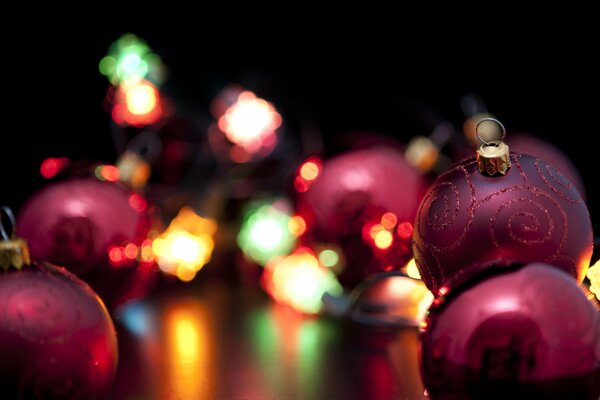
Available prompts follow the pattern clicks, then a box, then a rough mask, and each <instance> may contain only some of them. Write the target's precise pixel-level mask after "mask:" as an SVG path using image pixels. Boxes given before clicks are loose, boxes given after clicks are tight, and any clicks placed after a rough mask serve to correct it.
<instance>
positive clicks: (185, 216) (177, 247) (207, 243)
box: [152, 207, 217, 282]
mask: <svg viewBox="0 0 600 400" xmlns="http://www.w3.org/2000/svg"><path fill="white" fill-rule="evenodd" d="M216 231H217V223H216V221H214V220H212V219H208V218H202V217H201V216H199V215H197V214H196V213H195V212H194V211H193V210H192V209H191V208H189V207H184V208H182V209H181V210H179V213H178V214H177V216H176V217H175V218H174V219H173V221H171V223H170V224H169V227H168V228H167V229H166V230H165V231H164V232H163V233H161V234H160V235H159V236H158V237H157V238H156V239H155V240H154V242H153V243H152V251H153V253H154V254H155V257H156V262H157V263H158V266H159V268H160V269H161V271H163V272H164V273H167V274H169V275H175V276H177V278H179V279H180V280H182V281H185V282H187V281H191V280H192V279H194V277H195V276H196V273H197V272H198V271H199V270H200V269H201V268H202V267H203V266H204V265H206V263H208V261H210V258H211V255H212V252H213V249H214V247H215V243H214V239H213V237H214V235H215V233H216Z"/></svg>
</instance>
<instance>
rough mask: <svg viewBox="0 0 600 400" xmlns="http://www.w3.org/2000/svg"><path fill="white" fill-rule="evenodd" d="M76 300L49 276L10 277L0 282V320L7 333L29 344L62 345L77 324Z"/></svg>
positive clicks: (54, 278)
mask: <svg viewBox="0 0 600 400" xmlns="http://www.w3.org/2000/svg"><path fill="white" fill-rule="evenodd" d="M23 275H26V279H23ZM79 297H80V296H77V295H76V293H74V291H73V289H72V288H71V287H70V286H69V285H67V284H65V282H64V281H62V280H61V279H57V278H56V277H54V276H52V275H51V274H42V273H31V272H20V273H13V274H10V275H6V276H5V277H4V278H3V279H2V281H0V318H2V324H3V326H4V327H5V328H6V329H8V330H10V331H13V332H15V333H17V334H18V335H20V336H21V337H22V338H24V339H27V340H29V341H32V342H35V343H40V344H47V343H64V342H66V341H68V339H69V338H70V337H71V335H72V333H73V331H74V330H75V328H76V327H77V326H79V324H80V319H81V313H80V311H79V310H80V306H79V305H78V304H77V300H78V298H79Z"/></svg>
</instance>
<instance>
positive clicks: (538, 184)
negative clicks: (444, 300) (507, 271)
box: [413, 120, 593, 293]
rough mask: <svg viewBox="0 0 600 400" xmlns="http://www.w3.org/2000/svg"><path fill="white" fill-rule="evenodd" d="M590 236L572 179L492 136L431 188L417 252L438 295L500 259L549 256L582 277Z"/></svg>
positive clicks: (415, 243) (419, 228)
mask: <svg viewBox="0 0 600 400" xmlns="http://www.w3.org/2000/svg"><path fill="white" fill-rule="evenodd" d="M494 121H496V120H494ZM480 123H481V122H480ZM496 152H500V153H502V154H500V155H498V156H497V155H495V153H496ZM511 164H512V167H510V165H511ZM503 172H504V174H503ZM490 175H493V176H490ZM592 239H593V237H592V227H591V221H590V216H589V212H588V210H587V207H586V205H585V203H584V201H583V199H582V198H581V196H580V195H579V193H578V192H577V190H576V189H575V188H574V187H573V185H572V184H571V182H570V181H569V180H567V179H566V178H565V177H564V176H563V175H562V174H561V173H560V172H558V171H557V170H556V169H555V168H554V167H553V166H552V165H550V164H549V163H547V162H546V161H544V160H540V159H537V158H534V157H531V156H528V155H524V154H518V153H512V154H510V156H509V155H508V146H506V144H504V143H503V142H493V143H489V144H483V145H482V146H480V148H479V150H478V157H477V159H474V158H471V159H467V160H465V161H463V162H461V163H459V164H456V165H455V166H454V167H453V168H452V169H451V170H449V171H447V172H446V173H444V174H442V175H440V176H439V177H438V178H437V180H436V181H435V182H434V184H433V185H432V186H431V188H430V189H429V191H428V193H427V195H426V196H425V197H424V198H423V201H422V203H421V205H420V208H419V212H418V215H417V218H416V226H415V230H414V237H413V251H414V257H415V260H416V262H417V266H418V267H419V271H420V274H421V276H422V277H423V281H424V282H425V284H426V285H427V287H428V288H429V289H430V290H432V291H433V292H434V293H437V292H438V291H439V290H440V289H441V288H443V287H444V285H445V284H446V283H447V281H448V280H449V279H467V278H468V276H469V275H470V274H471V273H474V272H476V270H477V269H478V268H481V266H482V265H483V263H485V262H487V261H491V260H494V259H498V258H508V259H515V260H520V261H527V262H533V261H539V262H546V263H548V264H552V265H555V266H557V267H558V268H561V269H564V270H565V271H567V272H569V273H570V274H571V275H573V276H574V277H575V278H576V279H577V280H578V282H581V281H582V280H583V278H584V277H585V274H586V271H587V268H588V266H589V261H590V257H591V255H592Z"/></svg>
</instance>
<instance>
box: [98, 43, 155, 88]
mask: <svg viewBox="0 0 600 400" xmlns="http://www.w3.org/2000/svg"><path fill="white" fill-rule="evenodd" d="M98 68H99V69H100V72H101V73H102V74H103V75H105V76H106V77H107V78H108V80H109V81H110V82H111V83H112V84H113V85H115V86H117V85H122V84H126V83H131V82H137V81H140V80H142V79H146V80H150V81H152V82H153V83H154V84H156V85H159V84H161V83H162V81H163V78H164V77H163V73H162V71H163V70H164V69H163V68H162V62H161V59H160V57H159V56H157V55H156V54H154V53H152V50H151V49H150V47H149V46H148V44H146V42H145V41H144V40H142V39H140V38H138V37H137V36H135V35H133V34H131V33H128V34H125V35H123V36H122V37H121V38H120V39H119V40H117V41H116V42H114V43H113V44H112V45H111V46H110V48H109V50H108V54H107V55H106V57H104V58H103V59H102V60H100V64H99V65H98Z"/></svg>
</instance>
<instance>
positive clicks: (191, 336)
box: [161, 300, 214, 399]
mask: <svg viewBox="0 0 600 400" xmlns="http://www.w3.org/2000/svg"><path fill="white" fill-rule="evenodd" d="M163 324H164V325H163V329H164V334H165V340H166V341H167V343H166V345H167V346H166V349H167V350H166V353H167V354H166V360H165V361H166V362H164V363H163V365H164V366H165V369H166V370H165V371H163V373H164V374H165V376H166V379H165V380H164V388H163V392H164V393H163V395H167V396H166V397H168V398H180V399H200V398H212V396H213V392H214V372H213V370H212V369H211V368H207V366H210V365H211V363H212V359H213V358H214V356H213V344H214V343H213V338H212V337H211V331H210V320H209V314H208V311H207V310H206V309H205V307H204V305H203V304H202V303H199V302H197V301H192V300H190V301H186V302H182V303H178V304H174V305H171V306H170V307H169V308H168V309H167V311H166V315H165V320H164V322H163ZM161 381H162V379H161ZM167 391H168V392H167ZM173 391H175V393H174V392H173Z"/></svg>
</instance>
